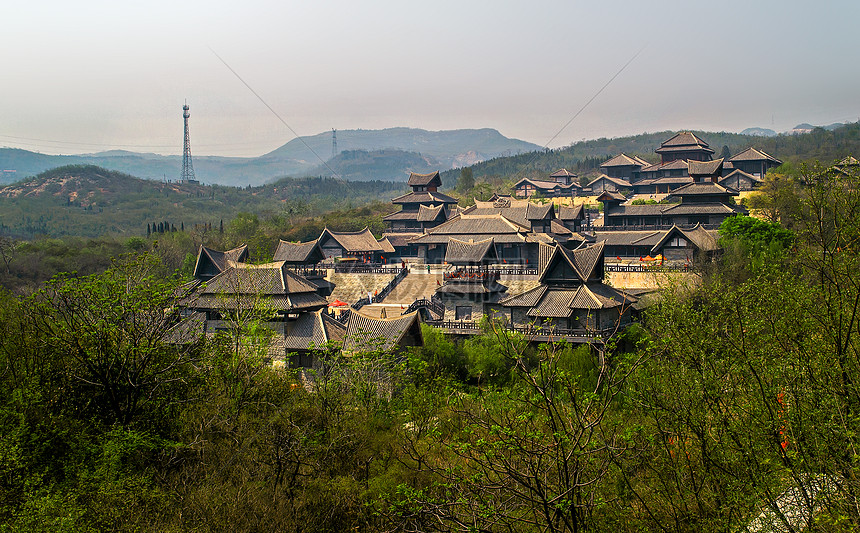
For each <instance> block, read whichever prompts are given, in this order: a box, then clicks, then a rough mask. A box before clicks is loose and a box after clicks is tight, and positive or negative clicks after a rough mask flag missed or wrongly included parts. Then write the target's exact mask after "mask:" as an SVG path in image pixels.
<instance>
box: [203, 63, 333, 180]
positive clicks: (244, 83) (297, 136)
mask: <svg viewBox="0 0 860 533" xmlns="http://www.w3.org/2000/svg"><path fill="white" fill-rule="evenodd" d="M209 50H210V51H211V52H212V53H213V54H215V57H217V58H218V59H219V60H220V61H221V62H222V63H224V66H225V67H227V69H228V70H229V71H230V72H232V73H233V75H234V76H236V78H238V79H239V81H241V82H242V84H243V85H244V86H245V87H247V88H248V90H249V91H251V94H253V95H254V96H256V97H257V99H258V100H259V101H260V102H262V103H263V105H264V106H266V107H267V108H268V109H269V111H271V112H272V114H273V115H275V116H276V117H277V118H278V120H280V121H281V124H283V125H284V126H286V127H287V129H289V130H290V131H291V132H292V134H293V136H295V138H296V139H298V140H299V141H301V143H302V144H303V145H305V148H307V149H308V150H309V151H310V152H311V153H312V154H314V156H316V158H317V159H319V160H320V163H322V164H323V165H324V166H325V167H326V168H327V169H328V170H329V172H331V173H332V175H333V176H334V177H336V178H340V175H339V174H338V173H337V172H335V171H334V170H332V168H331V167H330V166H329V165H328V163H326V161H325V160H324V159H323V158H322V157H320V155H319V154H318V153H316V152H315V151H314V149H313V148H311V147H310V145H308V143H307V142H305V140H304V139H303V138H302V137H301V136H299V134H298V133H296V130H294V129H293V128H292V126H290V125H289V124H287V121H286V120H284V119H283V118H282V117H281V115H279V114H278V112H277V111H275V110H274V109H273V108H272V106H270V105H269V104H268V103H267V102H266V101H265V100H263V97H262V96H260V95H259V94H257V91H255V90H254V88H253V87H251V86H250V85H248V82H246V81H245V80H244V79H242V76H240V75H239V73H238V72H236V71H235V70H233V67H231V66H230V65H228V64H227V62H226V61H224V58H222V57H221V56H219V55H218V52H216V51H215V50H213V49H212V48H211V47H209Z"/></svg>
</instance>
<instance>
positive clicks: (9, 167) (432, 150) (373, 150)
mask: <svg viewBox="0 0 860 533" xmlns="http://www.w3.org/2000/svg"><path fill="white" fill-rule="evenodd" d="M302 141H304V142H302ZM337 143H338V151H339V152H355V151H363V152H366V153H368V155H367V156H362V157H365V158H367V159H369V160H373V161H375V164H366V165H360V166H356V165H354V164H348V165H347V166H346V167H345V172H344V173H345V174H347V175H348V176H349V178H348V179H352V180H361V181H366V180H374V179H384V180H394V181H401V180H402V181H405V180H406V178H407V177H408V176H409V172H410V171H415V172H420V171H426V170H427V169H429V168H432V169H434V170H435V169H442V170H444V169H449V168H453V167H458V166H466V165H470V164H474V163H477V162H479V161H483V160H486V159H490V158H493V157H498V156H502V155H511V154H517V153H522V152H530V151H534V150H538V149H540V147H539V146H538V145H536V144H532V143H528V142H525V141H520V140H517V139H509V138H507V137H505V136H503V135H502V134H501V133H499V132H498V131H496V130H493V129H489V128H484V129H477V130H474V129H472V130H469V129H463V130H450V131H426V130H421V129H414V128H388V129H383V130H343V131H338V132H337ZM308 147H310V149H309V148H308ZM192 150H193V140H192ZM315 153H316V154H317V155H319V158H318V157H317V155H315ZM405 153H409V154H410V155H408V156H405ZM331 154H332V138H331V132H325V133H320V134H317V135H313V136H308V137H303V138H302V140H299V139H293V140H292V141H290V142H288V143H286V144H285V145H283V146H281V147H280V148H278V149H276V150H273V151H272V152H269V153H268V154H264V155H262V156H259V157H216V156H197V155H195V156H194V170H195V173H196V175H197V177H198V179H199V180H200V181H202V182H204V183H215V184H220V185H235V186H247V185H260V184H263V183H267V182H271V181H274V180H276V179H277V178H280V177H284V176H293V177H302V176H312V175H331V171H330V170H329V169H328V168H327V167H326V166H325V165H323V164H321V162H320V158H322V159H323V160H326V161H328V160H329V159H330V158H331ZM345 159H349V157H348V156H347V157H345ZM421 161H424V163H421ZM332 163H334V165H332V164H330V165H329V166H331V167H332V168H334V167H335V166H336V165H338V164H339V162H338V161H337V160H336V161H333V162H332ZM353 163H354V162H353ZM70 164H91V165H97V166H100V167H103V168H107V169H110V170H116V171H120V172H125V173H128V174H131V175H134V176H138V177H141V178H145V179H156V180H164V179H168V180H172V179H176V178H177V177H178V176H179V174H180V169H181V166H182V157H181V156H163V155H158V154H149V153H136V152H128V151H124V150H111V151H107V152H99V153H94V154H81V155H58V156H54V155H45V154H39V153H35V152H30V151H27V150H20V149H12V148H2V149H0V170H3V171H4V172H3V173H2V175H0V183H10V182H13V181H16V180H20V179H23V178H26V177H28V176H33V175H36V174H38V173H40V172H44V171H45V170H48V169H51V168H54V167H58V166H62V165H70ZM335 170H336V169H335Z"/></svg>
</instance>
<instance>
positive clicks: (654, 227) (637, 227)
mask: <svg viewBox="0 0 860 533" xmlns="http://www.w3.org/2000/svg"><path fill="white" fill-rule="evenodd" d="M673 225H676V226H678V227H679V228H681V229H693V228H694V227H696V224H626V225H617V226H615V225H612V226H610V225H603V226H594V228H593V229H594V230H595V231H662V230H667V229H672V226H673ZM701 226H702V227H703V228H705V229H719V227H720V225H719V224H701Z"/></svg>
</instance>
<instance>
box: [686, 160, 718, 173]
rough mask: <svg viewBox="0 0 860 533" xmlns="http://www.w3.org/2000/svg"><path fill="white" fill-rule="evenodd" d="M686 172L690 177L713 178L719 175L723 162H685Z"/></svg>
mask: <svg viewBox="0 0 860 533" xmlns="http://www.w3.org/2000/svg"><path fill="white" fill-rule="evenodd" d="M687 168H688V172H689V173H690V175H691V176H713V175H714V174H719V173H720V172H721V171H722V169H723V160H722V159H714V160H713V161H693V160H690V161H687Z"/></svg>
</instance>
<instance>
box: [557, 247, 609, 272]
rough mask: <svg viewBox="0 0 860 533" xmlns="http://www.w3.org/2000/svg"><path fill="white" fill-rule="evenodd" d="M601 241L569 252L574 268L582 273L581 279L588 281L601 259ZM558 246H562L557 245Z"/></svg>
mask: <svg viewBox="0 0 860 533" xmlns="http://www.w3.org/2000/svg"><path fill="white" fill-rule="evenodd" d="M604 244H605V243H603V242H598V243H596V244H592V245H588V246H583V247H582V248H577V249H576V250H574V251H573V252H571V253H570V254H571V256H572V258H573V261H574V264H575V265H576V270H578V271H579V273H580V274H581V275H582V280H583V281H588V280H589V279H591V277H592V276H593V275H594V271H595V269H596V268H597V267H598V265H600V264H601V261H603V247H604ZM559 248H562V247H561V246H559Z"/></svg>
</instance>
